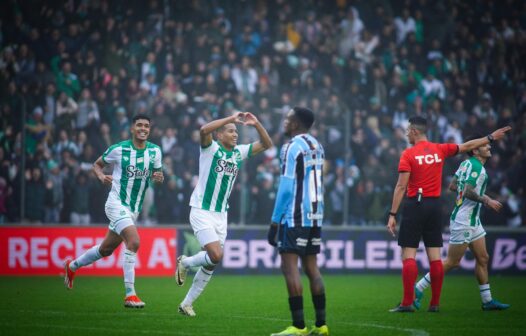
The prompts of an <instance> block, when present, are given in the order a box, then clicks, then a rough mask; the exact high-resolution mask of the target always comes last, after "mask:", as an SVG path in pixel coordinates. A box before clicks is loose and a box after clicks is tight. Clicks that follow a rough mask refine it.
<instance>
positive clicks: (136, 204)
mask: <svg viewBox="0 0 526 336" xmlns="http://www.w3.org/2000/svg"><path fill="white" fill-rule="evenodd" d="M102 161H104V163H107V164H112V165H113V174H112V177H113V182H112V184H111V191H110V194H109V195H108V202H109V201H113V202H117V203H120V204H122V205H124V206H127V207H128V208H129V209H130V210H131V211H132V212H140V211H141V209H142V202H143V200H144V193H145V192H146V189H147V188H148V186H149V185H150V176H151V175H152V172H153V171H154V170H158V169H161V168H162V152H161V148H159V146H157V145H155V144H152V143H150V142H146V146H145V148H144V149H137V148H135V146H134V145H133V142H132V141H131V140H126V141H123V142H119V143H118V144H115V145H113V146H111V147H110V148H108V149H107V150H106V151H105V152H104V154H102Z"/></svg>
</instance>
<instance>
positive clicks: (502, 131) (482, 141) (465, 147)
mask: <svg viewBox="0 0 526 336" xmlns="http://www.w3.org/2000/svg"><path fill="white" fill-rule="evenodd" d="M509 130H511V127H510V126H506V127H502V128H499V129H498V130H496V131H493V133H491V134H488V135H487V136H485V137H483V138H478V139H474V140H471V141H468V142H465V143H463V144H461V145H458V152H459V153H466V152H469V151H470V150H473V149H475V148H479V147H480V146H484V145H486V144H488V143H490V142H492V141H494V140H500V139H502V138H504V136H505V135H506V133H507V132H508V131H509Z"/></svg>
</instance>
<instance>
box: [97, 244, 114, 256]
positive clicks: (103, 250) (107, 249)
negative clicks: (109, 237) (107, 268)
mask: <svg viewBox="0 0 526 336" xmlns="http://www.w3.org/2000/svg"><path fill="white" fill-rule="evenodd" d="M113 251H114V249H112V248H110V247H104V246H101V247H99V253H100V255H101V256H103V257H108V256H110V255H111V254H112V253H113Z"/></svg>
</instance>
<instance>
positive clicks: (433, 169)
mask: <svg viewBox="0 0 526 336" xmlns="http://www.w3.org/2000/svg"><path fill="white" fill-rule="evenodd" d="M457 153H458V145H456V144H437V143H433V142H429V141H419V142H417V143H416V144H415V145H414V146H413V147H411V148H408V149H406V150H405V151H404V152H403V153H402V156H401V157H400V163H399V164H398V172H399V173H402V172H409V173H411V174H410V176H409V184H408V186H407V197H415V196H416V195H417V193H418V188H422V191H423V194H422V196H423V197H440V192H441V191H442V167H443V166H444V159H446V158H448V157H450V156H454V155H456V154H457Z"/></svg>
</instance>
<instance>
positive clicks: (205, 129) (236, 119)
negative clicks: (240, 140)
mask: <svg viewBox="0 0 526 336" xmlns="http://www.w3.org/2000/svg"><path fill="white" fill-rule="evenodd" d="M244 116H245V114H244V113H243V112H235V113H234V114H232V115H231V116H230V117H226V118H222V119H217V120H213V121H211V122H209V123H208V124H205V125H203V126H201V128H200V129H199V135H200V136H201V147H203V148H205V147H208V146H209V145H210V144H211V143H212V133H213V132H214V131H215V130H217V129H219V128H221V127H223V126H225V125H226V124H230V123H234V124H243V118H244Z"/></svg>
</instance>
